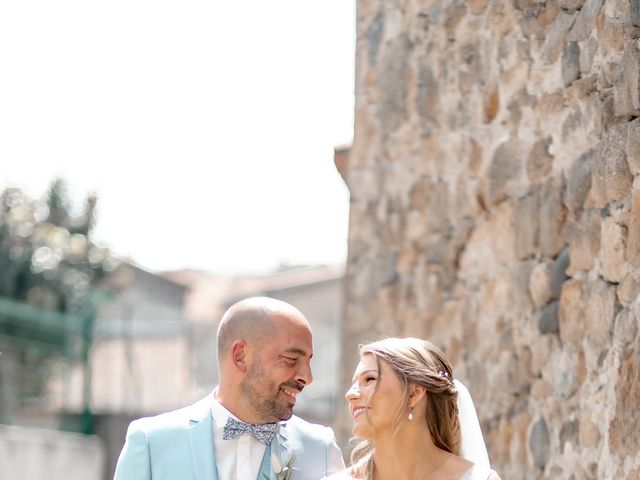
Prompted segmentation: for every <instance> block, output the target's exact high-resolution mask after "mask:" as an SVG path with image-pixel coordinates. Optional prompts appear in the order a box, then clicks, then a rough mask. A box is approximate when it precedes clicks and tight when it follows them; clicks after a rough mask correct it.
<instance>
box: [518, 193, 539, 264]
mask: <svg viewBox="0 0 640 480" xmlns="http://www.w3.org/2000/svg"><path fill="white" fill-rule="evenodd" d="M538 201H539V200H538V195H537V194H536V193H532V194H529V195H527V196H526V197H523V198H521V199H519V200H518V206H517V210H516V216H515V219H514V220H515V222H516V223H515V250H516V257H517V258H518V259H520V260H522V259H524V258H527V257H528V256H530V255H532V254H533V253H534V251H535V248H536V245H537V238H538V221H539V214H538V212H539V204H538Z"/></svg>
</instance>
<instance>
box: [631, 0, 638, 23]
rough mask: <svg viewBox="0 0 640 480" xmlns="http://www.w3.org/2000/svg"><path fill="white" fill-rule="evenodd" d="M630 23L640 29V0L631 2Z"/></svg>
mask: <svg viewBox="0 0 640 480" xmlns="http://www.w3.org/2000/svg"><path fill="white" fill-rule="evenodd" d="M629 23H630V24H631V25H633V26H634V27H640V0H629Z"/></svg>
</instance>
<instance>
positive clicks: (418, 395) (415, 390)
mask: <svg viewBox="0 0 640 480" xmlns="http://www.w3.org/2000/svg"><path fill="white" fill-rule="evenodd" d="M426 395H427V389H426V388H425V387H423V386H422V385H416V384H415V383H412V384H410V385H409V406H411V407H415V406H416V405H417V404H419V403H420V402H421V401H422V399H423V398H425V397H426Z"/></svg>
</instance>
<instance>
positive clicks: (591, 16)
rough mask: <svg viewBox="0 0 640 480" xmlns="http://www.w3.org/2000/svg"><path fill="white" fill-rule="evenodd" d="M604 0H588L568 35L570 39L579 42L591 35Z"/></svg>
mask: <svg viewBox="0 0 640 480" xmlns="http://www.w3.org/2000/svg"><path fill="white" fill-rule="evenodd" d="M603 3H604V0H586V1H585V2H584V5H583V6H582V9H581V10H580V13H579V14H578V16H577V17H576V21H575V23H574V24H573V27H572V28H571V31H570V32H569V35H568V40H569V41H572V42H579V41H581V40H584V39H585V38H587V37H588V36H589V34H590V33H591V32H592V31H593V30H594V29H595V27H596V21H597V19H598V14H599V13H600V9H601V8H602V4H603Z"/></svg>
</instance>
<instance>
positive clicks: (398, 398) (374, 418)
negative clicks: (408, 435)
mask: <svg viewBox="0 0 640 480" xmlns="http://www.w3.org/2000/svg"><path fill="white" fill-rule="evenodd" d="M380 368H381V371H378V365H377V364H376V360H375V358H374V356H373V355H371V354H366V355H364V356H363V357H362V359H361V360H360V363H359V364H358V367H357V368H356V371H355V373H354V375H353V383H352V384H351V388H349V390H348V391H347V393H346V394H345V398H346V399H347V402H348V403H349V412H351V416H352V418H353V434H354V435H355V436H357V437H359V438H362V439H364V440H374V438H375V437H376V435H380V434H383V433H385V432H388V433H389V434H391V432H392V431H393V429H394V421H395V418H396V414H397V412H398V411H399V410H400V409H401V408H402V403H403V397H404V389H403V387H402V383H401V382H400V380H399V379H398V377H397V376H396V374H395V373H394V372H393V370H391V368H390V367H389V366H388V365H387V364H386V363H385V362H384V361H381V362H380Z"/></svg>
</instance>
